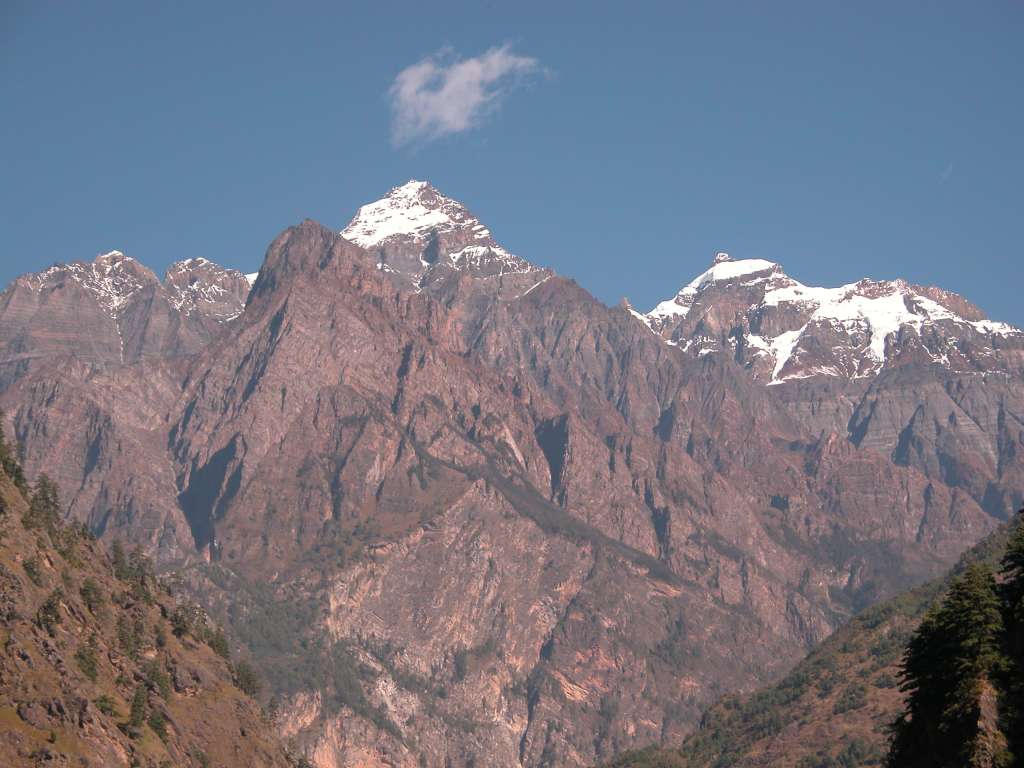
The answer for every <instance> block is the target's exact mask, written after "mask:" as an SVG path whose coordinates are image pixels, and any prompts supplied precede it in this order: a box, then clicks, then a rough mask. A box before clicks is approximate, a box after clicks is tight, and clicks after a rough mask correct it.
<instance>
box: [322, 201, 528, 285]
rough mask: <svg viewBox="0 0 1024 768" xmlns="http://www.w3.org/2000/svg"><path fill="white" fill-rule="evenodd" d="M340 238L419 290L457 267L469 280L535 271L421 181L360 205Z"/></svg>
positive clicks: (458, 205) (464, 211) (459, 205)
mask: <svg viewBox="0 0 1024 768" xmlns="http://www.w3.org/2000/svg"><path fill="white" fill-rule="evenodd" d="M341 235H342V237H344V238H345V239H346V240H349V241H351V242H353V243H355V244H356V245H359V246H361V247H363V248H365V249H367V250H370V251H372V252H373V254H374V256H375V257H376V259H377V268H378V269H379V270H381V271H382V272H386V273H388V274H391V275H395V276H396V277H397V279H404V280H408V281H410V282H411V283H412V284H413V286H414V287H416V289H417V290H418V289H420V288H422V286H423V285H424V283H425V282H429V280H430V279H431V277H432V276H433V275H436V274H439V273H438V272H437V271H436V270H435V267H439V268H440V273H441V274H443V273H444V272H445V271H446V270H447V269H456V270H458V271H459V272H461V273H463V274H470V275H473V276H474V277H480V278H489V277H501V276H503V275H511V274H527V273H531V272H534V271H536V269H537V268H536V267H535V266H533V265H532V264H530V263H529V262H527V261H525V260H524V259H521V258H519V257H518V256H515V255H514V254H512V253H510V252H508V251H507V250H505V249H504V248H502V247H501V246H500V245H498V244H497V243H496V242H495V241H494V239H493V238H492V237H491V231H490V230H489V229H488V228H487V227H485V226H484V225H483V224H481V223H480V220H479V219H477V218H476V217H475V216H474V215H473V214H471V213H470V212H469V211H468V210H467V209H466V207H465V206H464V205H463V204H462V203H460V202H458V201H457V200H453V199H452V198H450V197H446V196H445V195H442V194H441V193H440V192H438V191H437V189H435V188H434V187H433V186H431V185H430V184H429V183H428V182H426V181H409V182H406V183H405V184H403V185H402V186H400V187H395V188H394V189H392V190H391V191H390V192H389V193H388V194H387V195H385V196H384V197H383V198H381V199H380V200H378V201H376V202H374V203H369V204H368V205H364V206H362V207H361V208H360V209H359V211H358V213H356V216H355V218H353V219H352V221H351V222H350V223H349V225H348V226H347V227H345V229H343V230H342V231H341Z"/></svg>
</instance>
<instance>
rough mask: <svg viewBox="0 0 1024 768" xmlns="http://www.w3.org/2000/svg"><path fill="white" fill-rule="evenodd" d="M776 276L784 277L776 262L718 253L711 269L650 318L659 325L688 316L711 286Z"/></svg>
mask: <svg viewBox="0 0 1024 768" xmlns="http://www.w3.org/2000/svg"><path fill="white" fill-rule="evenodd" d="M776 274H779V275H781V274H782V268H781V267H780V266H779V265H778V264H776V263H775V262H773V261H765V260H764V259H733V258H732V257H731V256H730V255H729V254H728V253H725V252H724V251H719V252H718V253H716V254H715V258H714V261H713V262H712V264H711V267H710V268H708V269H707V270H705V271H704V272H702V273H701V274H699V275H697V277H695V278H694V279H693V280H691V281H690V282H689V283H687V284H686V285H684V286H683V287H682V288H681V289H680V290H679V292H678V293H677V294H676V295H675V296H673V297H672V298H671V299H668V300H667V301H663V302H661V303H660V304H658V306H656V307H655V308H654V309H652V310H651V311H650V312H649V313H648V317H649V318H651V319H652V320H655V321H658V322H663V321H665V320H667V319H669V318H674V317H685V316H686V314H687V313H688V312H689V311H690V307H691V306H692V305H693V300H694V298H695V297H696V296H697V294H698V293H700V292H701V291H702V290H704V289H705V288H707V287H708V286H710V285H714V284H715V283H727V282H731V281H735V280H737V279H739V278H745V282H759V281H763V280H767V279H768V278H769V277H771V276H772V275H776Z"/></svg>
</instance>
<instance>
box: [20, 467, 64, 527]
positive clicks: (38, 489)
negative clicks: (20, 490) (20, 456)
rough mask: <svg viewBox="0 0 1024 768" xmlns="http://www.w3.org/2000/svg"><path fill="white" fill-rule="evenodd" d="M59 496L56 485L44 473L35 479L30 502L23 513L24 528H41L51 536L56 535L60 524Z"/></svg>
mask: <svg viewBox="0 0 1024 768" xmlns="http://www.w3.org/2000/svg"><path fill="white" fill-rule="evenodd" d="M60 517H61V514H60V496H59V494H58V492H57V484H56V483H55V482H53V480H51V479H50V476H49V475H47V474H46V473H45V472H44V473H40V475H39V477H38V478H36V484H35V487H34V488H33V491H32V501H31V502H30V503H29V508H28V512H26V513H25V518H24V523H25V527H26V528H42V529H44V530H46V531H48V532H49V533H51V534H54V533H56V531H57V527H58V525H59V523H60Z"/></svg>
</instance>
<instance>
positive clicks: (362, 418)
mask: <svg viewBox="0 0 1024 768" xmlns="http://www.w3.org/2000/svg"><path fill="white" fill-rule="evenodd" d="M0 407H2V408H3V409H4V411H5V413H6V414H7V422H6V424H5V426H6V427H7V428H8V434H12V435H14V436H16V438H17V440H18V442H19V443H20V445H21V446H22V458H23V462H24V465H25V468H26V470H27V471H28V473H29V474H30V475H32V476H34V475H36V474H37V473H39V472H40V471H44V470H45V471H46V472H48V473H50V474H51V475H52V476H53V478H54V479H55V481H56V482H57V485H58V487H59V488H60V491H61V497H62V498H63V499H64V500H65V501H66V507H67V509H66V514H67V516H68V517H71V518H74V519H76V520H79V521H82V522H83V523H85V524H86V525H87V526H88V528H89V529H90V530H92V531H93V532H94V533H95V534H96V535H98V536H99V537H100V538H101V539H102V540H105V541H108V542H112V541H114V540H122V541H126V542H131V543H132V544H137V545H139V546H141V547H142V548H143V549H144V550H145V551H146V552H147V553H148V554H149V555H150V556H151V557H152V558H153V559H154V561H155V562H156V564H157V566H158V568H159V569H160V570H161V571H163V572H166V573H173V574H175V578H177V579H179V580H180V582H181V585H182V586H181V588H182V589H183V590H185V591H186V592H187V593H188V594H190V595H191V596H192V597H193V598H194V599H196V600H197V601H199V602H200V603H202V604H203V606H204V607H205V608H206V610H207V611H209V612H210V614H211V615H213V616H214V617H215V618H217V619H218V620H220V621H221V622H222V623H223V624H224V625H225V626H226V627H227V628H228V630H229V634H230V635H231V636H232V638H233V639H234V640H235V641H236V642H237V643H238V644H240V645H241V646H242V647H244V648H245V649H246V651H247V652H248V653H251V654H252V655H253V658H254V659H256V660H257V662H258V666H259V668H260V669H261V672H262V674H263V675H264V676H265V677H266V679H267V681H268V684H269V689H270V690H272V691H273V693H274V697H275V700H274V708H275V711H276V712H277V718H278V719H277V723H278V726H279V729H280V731H281V733H282V735H283V736H284V737H285V738H286V739H288V740H291V741H293V742H294V743H295V744H296V745H297V746H298V748H299V749H300V750H301V751H302V752H303V753H304V754H305V755H306V756H307V757H308V758H309V759H310V760H311V761H313V762H314V764H316V765H319V766H323V767H324V768H326V766H334V765H342V764H359V765H394V766H417V765H428V766H446V765H453V766H454V765H481V766H482V765H488V766H513V765H523V766H540V765H592V764H596V763H598V762H602V761H606V760H608V759H611V758H612V757H613V756H614V755H616V754H618V753H620V752H623V751H625V750H628V749H632V748H635V747H640V746H644V745H647V744H651V743H655V744H677V743H679V742H681V741H682V740H683V738H684V737H686V736H687V735H688V734H689V733H691V732H692V731H693V730H694V728H695V727H696V725H697V724H698V722H699V720H700V718H701V715H702V712H703V711H704V710H705V709H706V708H707V707H708V706H709V705H710V704H712V703H713V702H714V701H715V700H717V699H718V698H719V697H720V696H722V695H723V694H726V693H732V692H743V691H750V690H752V689H753V688H755V687H757V686H760V685H763V684H765V683H769V682H772V681H775V680H778V679H779V678H780V677H781V676H782V675H783V674H784V673H785V672H786V671H787V670H788V669H789V668H790V667H792V666H793V665H794V664H795V663H796V662H797V661H798V660H799V659H800V658H802V657H803V656H804V655H805V654H806V653H807V652H808V650H810V649H811V648H812V647H813V646H815V645H816V644H817V643H819V642H820V641H822V640H823V639H824V638H826V637H827V636H829V635H830V634H831V633H832V632H833V631H835V630H836V628H837V627H839V626H840V625H841V624H843V622H844V621H846V620H847V619H849V617H851V616H852V615H854V614H855V613H857V612H858V611H861V610H863V609H864V608H866V607H867V606H869V605H872V604H874V603H876V602H878V601H880V600H882V599H885V598H888V597H891V596H893V595H895V594H897V593H898V592H900V591H902V590H904V589H906V588H908V587H911V586H913V585H916V584H919V583H921V582H923V581H924V580H926V579H928V578H931V577H934V576H936V575H938V574H940V573H942V572H944V571H945V570H946V569H947V568H948V567H949V566H950V565H951V564H952V563H954V562H955V561H956V559H957V558H958V557H959V555H960V554H961V553H962V552H963V551H964V550H965V549H967V548H968V547H970V546H971V545H972V544H974V543H975V542H977V541H979V540H980V539H982V538H983V537H984V536H986V535H987V534H989V533H990V532H991V531H993V530H994V529H995V528H996V527H997V526H998V525H999V524H1000V523H1001V522H1003V521H1005V520H1006V519H1008V518H1009V516H1010V514H1011V513H1012V512H1013V511H1014V510H1015V509H1016V508H1017V507H1019V506H1020V504H1021V502H1022V501H1024V451H1022V443H1024V333H1022V332H1021V331H1020V330H1018V329H1015V328H1013V327H1011V326H1008V325H1005V324H1002V323H998V322H994V321H991V320H988V319H987V318H986V317H985V316H984V314H983V313H982V312H981V310H980V309H978V308H977V307H975V306H974V305H972V304H971V303H969V302H968V301H966V300H965V299H963V298H962V297H960V296H958V295H956V294H954V293H950V292H948V291H945V290H942V289H939V288H933V287H924V286H916V285H911V284H908V283H906V282H903V281H900V280H895V281H872V280H867V279H865V280H862V281H859V282H857V283H854V284H851V285H847V286H842V287H840V288H814V287H810V286H807V285H804V284H802V283H800V282H798V281H796V280H795V279H793V278H791V277H789V276H788V275H787V274H786V273H785V272H784V271H783V269H782V267H781V266H780V265H779V264H776V263H774V262H770V261H765V260H761V259H733V258H731V257H730V256H728V255H727V254H718V255H716V256H715V258H714V261H713V263H712V264H711V265H710V266H709V268H708V269H707V270H706V271H705V272H704V273H702V274H701V275H700V276H698V277H697V278H696V279H694V280H691V281H690V282H688V283H686V284H685V285H684V286H683V287H682V288H681V289H680V290H679V291H677V292H676V293H675V294H674V295H673V296H672V297H670V298H668V299H667V300H666V301H664V302H662V303H660V304H659V305H658V306H656V307H655V308H654V309H653V310H652V311H650V312H648V313H641V312H638V311H637V310H635V309H634V308H633V307H631V306H630V305H629V304H628V302H625V301H624V302H623V303H622V304H621V305H620V306H617V307H608V306H606V305H604V304H603V303H601V302H599V301H597V300H596V299H594V298H593V297H592V296H591V295H590V294H588V293H587V292H586V291H585V290H584V289H582V288H581V287H580V286H579V285H577V284H576V283H575V282H573V281H572V280H570V279H567V278H565V277H562V276H560V275H558V274H556V273H555V272H554V271H552V270H550V269H546V268H542V267H539V266H536V265H534V264H531V263H530V262H529V261H527V260H525V259H523V258H521V257H519V256H516V255H514V254H512V253H510V252H509V251H507V250H506V249H504V248H503V247H502V246H501V245H499V244H498V242H497V241H496V240H495V239H494V237H493V236H492V234H491V232H490V230H489V229H488V228H487V227H486V226H485V225H484V224H483V223H481V222H480V221H479V220H478V219H477V218H476V217H475V216H473V215H472V214H471V213H470V212H469V210H468V209H467V208H466V207H465V206H464V205H462V204H461V203H459V202H457V201H455V200H452V199H450V198H448V197H445V196H444V195H443V194H441V193H440V192H439V191H438V190H436V189H434V188H433V187H432V186H431V185H429V184H428V183H425V182H416V181H413V182H409V183H407V184H405V185H402V186H400V187H397V188H396V189H394V190H392V191H391V192H390V193H389V194H388V195H387V196H385V197H384V198H383V199H381V200H379V201H377V202H374V203H371V204H369V205H366V206H363V207H362V208H361V209H360V210H359V211H358V213H357V214H356V216H355V218H354V219H353V220H352V221H351V223H350V224H349V225H348V226H347V227H345V229H343V230H342V231H340V232H337V231H333V230H331V229H328V228H326V227H323V226H321V225H320V224H317V223H315V222H312V221H305V222H302V223H301V224H299V225H297V226H294V227H291V228H289V229H287V230H285V231H284V232H283V233H281V235H279V236H278V237H277V238H276V239H275V240H274V242H273V243H271V245H270V247H269V248H268V250H267V253H266V256H265V258H264V261H263V264H262V266H261V268H260V270H259V272H258V273H257V274H256V275H249V276H247V275H243V274H242V273H240V272H237V271H234V270H228V269H224V268H222V267H219V266H217V265H216V264H213V263H212V262H209V261H206V260H202V259H191V260H188V261H183V262H179V263H177V264H175V265H173V266H172V267H171V268H170V269H169V270H168V272H167V274H166V276H165V277H164V279H163V280H160V279H159V278H157V277H156V275H154V274H153V273H152V272H151V271H150V270H148V269H147V268H146V267H144V266H143V265H142V264H140V263H139V262H137V261H135V260H134V259H132V258H130V257H127V256H124V255H123V254H121V253H119V252H116V251H114V252H111V253H108V254H104V255H102V256H99V257H97V258H96V259H95V260H93V261H92V262H76V263H72V264H68V265H58V266H55V267H52V268H50V269H48V270H46V271H44V272H41V273H38V274H34V275H26V276H23V277H20V278H18V279H17V280H15V281H14V282H13V283H12V284H11V285H10V286H8V288H7V289H6V290H5V291H4V292H3V294H0Z"/></svg>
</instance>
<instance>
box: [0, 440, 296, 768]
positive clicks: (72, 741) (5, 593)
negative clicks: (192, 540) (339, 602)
mask: <svg viewBox="0 0 1024 768" xmlns="http://www.w3.org/2000/svg"><path fill="white" fill-rule="evenodd" d="M218 637H220V638H223V635H221V634H220V633H219V632H217V631H216V630H215V629H213V628H212V627H210V625H209V624H208V622H206V621H205V617H204V616H202V615H200V614H198V613H196V612H194V611H192V610H190V609H187V608H185V607H180V606H177V605H176V604H175V603H174V601H172V600H171V598H170V596H169V595H168V594H167V593H166V592H165V591H164V590H163V589H162V588H161V586H160V585H159V584H158V582H157V581H156V578H155V577H154V575H153V569H152V567H151V565H150V563H149V561H148V560H147V559H146V558H145V557H143V556H142V555H141V553H139V552H138V551H136V552H132V553H130V554H126V553H125V552H124V550H123V548H121V547H119V546H115V547H114V550H113V553H112V557H111V558H108V557H107V555H106V554H105V553H104V552H103V550H102V549H101V548H100V546H99V545H98V544H97V542H95V541H94V539H93V538H92V536H91V535H89V533H88V532H87V531H86V530H85V529H84V528H83V527H82V526H80V525H77V524H64V523H62V522H61V520H60V501H59V499H58V497H57V491H56V487H55V486H54V484H53V483H52V482H51V481H50V480H49V479H48V478H46V477H45V476H40V477H39V478H38V479H37V480H36V482H35V483H34V484H33V485H32V486H31V488H30V486H29V485H28V483H27V482H26V480H25V478H24V474H23V473H22V471H21V467H20V466H19V464H18V462H17V459H16V456H15V451H13V450H11V448H10V447H9V446H8V445H7V443H6V442H5V441H4V439H3V436H2V434H0V765H4V766H8V765H9V766H28V765H38V764H46V765H102V766H112V767H113V766H116V767H119V768H133V767H134V766H139V767H140V768H164V767H165V766H176V767H177V766H180V767H181V768H188V767H196V768H198V767H199V766H211V765H217V766H224V767H225V768H226V767H228V766H237V767H238V768H241V767H242V766H250V765H261V766H267V768H287V766H289V765H291V764H292V763H293V761H291V760H290V759H289V757H288V756H287V755H286V754H285V751H284V750H283V749H282V748H281V746H280V745H279V744H277V742H276V741H275V740H274V739H273V738H272V736H271V735H270V734H272V729H271V728H270V727H268V723H267V721H266V720H265V718H264V717H263V715H262V714H261V712H260V709H259V707H258V706H257V705H256V704H255V703H254V702H253V701H251V700H250V699H249V698H248V697H247V696H246V695H245V692H243V691H246V690H247V691H248V692H255V691H256V689H257V688H258V685H259V683H258V680H257V678H256V676H255V674H254V671H253V670H252V669H251V668H249V667H247V666H245V665H244V664H239V665H237V666H235V667H234V668H232V667H231V666H230V665H229V664H228V662H227V661H226V660H225V658H223V657H222V656H223V655H224V654H226V652H227V647H226V643H225V644H224V647H223V649H222V651H223V653H222V655H218V653H217V642H216V640H217V638H218ZM233 681H234V684H232V682H233Z"/></svg>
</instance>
